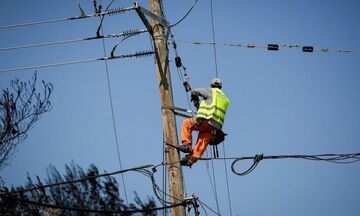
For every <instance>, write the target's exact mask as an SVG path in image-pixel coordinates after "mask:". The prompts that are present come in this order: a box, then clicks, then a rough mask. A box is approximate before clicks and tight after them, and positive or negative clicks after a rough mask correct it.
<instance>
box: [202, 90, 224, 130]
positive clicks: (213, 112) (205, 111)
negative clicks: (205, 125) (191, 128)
mask: <svg viewBox="0 0 360 216" xmlns="http://www.w3.org/2000/svg"><path fill="white" fill-rule="evenodd" d="M229 104H230V100H229V99H228V98H227V97H226V96H225V94H224V93H223V92H222V91H221V90H220V89H219V88H212V103H211V104H210V105H208V104H206V102H205V100H202V101H201V103H200V107H199V109H198V111H197V114H196V119H200V118H203V119H212V120H214V121H216V122H218V123H219V124H221V126H223V125H224V120H225V114H226V110H227V108H228V106H229Z"/></svg>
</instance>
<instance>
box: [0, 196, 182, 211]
mask: <svg viewBox="0 0 360 216" xmlns="http://www.w3.org/2000/svg"><path fill="white" fill-rule="evenodd" d="M0 197H2V198H3V199H8V200H13V201H16V202H20V203H26V204H30V205H35V206H41V207H46V208H52V209H61V210H66V211H76V212H88V213H101V214H102V213H112V214H114V213H119V214H126V215H128V214H133V213H142V212H153V211H159V210H164V209H169V208H175V207H178V206H185V205H187V204H186V203H185V202H181V203H176V204H173V205H169V206H165V207H158V208H151V209H150V208H149V209H136V210H124V211H121V210H99V209H84V208H73V207H65V206H60V205H51V204H47V203H41V202H35V201H31V200H26V199H20V198H15V197H11V196H7V195H4V194H0Z"/></svg>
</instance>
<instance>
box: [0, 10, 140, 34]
mask: <svg viewBox="0 0 360 216" xmlns="http://www.w3.org/2000/svg"><path fill="white" fill-rule="evenodd" d="M133 9H135V7H134V6H132V7H125V8H114V9H111V10H108V11H106V12H99V13H93V14H87V15H86V14H84V15H80V16H74V17H68V18H60V19H52V20H43V21H33V22H27V23H20V24H11V25H4V26H0V30H1V29H9V28H17V27H24V26H34V25H42V24H50V23H58V22H64V21H70V20H78V19H86V18H91V17H104V16H106V15H114V14H117V13H123V12H126V11H130V10H133Z"/></svg>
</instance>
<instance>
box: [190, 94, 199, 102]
mask: <svg viewBox="0 0 360 216" xmlns="http://www.w3.org/2000/svg"><path fill="white" fill-rule="evenodd" d="M190 100H191V102H195V101H199V97H198V96H196V95H193V94H191V99H190Z"/></svg>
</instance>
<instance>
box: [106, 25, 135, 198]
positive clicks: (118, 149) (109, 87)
mask: <svg viewBox="0 0 360 216" xmlns="http://www.w3.org/2000/svg"><path fill="white" fill-rule="evenodd" d="M103 33H104V31H103V27H102V26H101V34H102V35H103ZM102 46H103V54H104V56H106V46H105V40H104V38H103V39H102ZM112 56H113V55H112ZM105 71H106V79H107V86H108V94H109V100H110V109H111V116H112V123H113V131H114V137H115V144H116V152H117V158H118V162H119V168H120V169H122V162H121V156H120V148H119V140H118V136H117V129H116V128H117V127H116V122H115V114H114V103H113V99H112V92H111V84H110V75H109V68H108V63H107V60H105ZM121 182H122V185H123V190H124V196H125V201H126V204H129V201H128V196H127V192H126V186H125V178H124V175H123V174H121Z"/></svg>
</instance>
